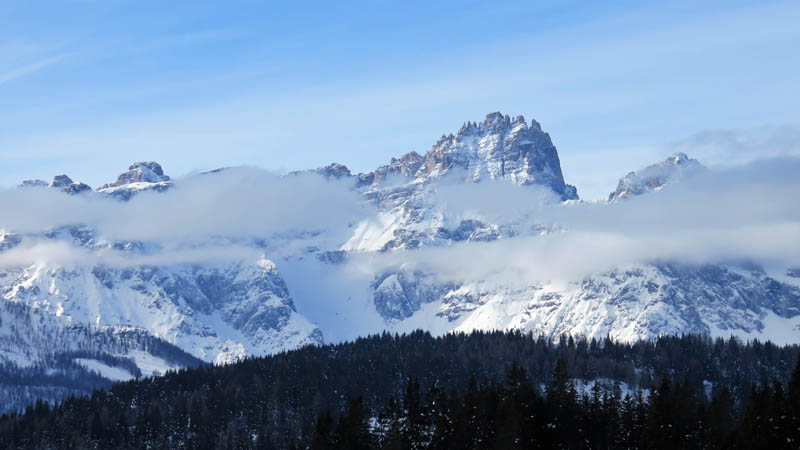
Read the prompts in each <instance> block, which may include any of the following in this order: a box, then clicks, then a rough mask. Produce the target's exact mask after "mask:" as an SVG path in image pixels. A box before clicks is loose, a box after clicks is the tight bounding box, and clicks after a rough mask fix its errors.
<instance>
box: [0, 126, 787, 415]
mask: <svg viewBox="0 0 800 450" xmlns="http://www.w3.org/2000/svg"><path fill="white" fill-rule="evenodd" d="M237 170H238V169H236V168H229V169H220V170H217V171H212V172H207V173H203V174H197V175H192V176H190V177H186V178H180V179H171V178H170V177H169V176H167V175H166V174H165V171H164V170H163V168H162V167H161V166H160V165H159V164H158V163H155V162H152V161H150V162H137V163H134V164H132V165H131V166H130V167H129V168H128V170H127V171H126V172H124V173H122V174H120V175H119V176H118V177H117V178H116V181H113V182H109V183H107V184H104V185H102V186H100V187H98V188H97V189H92V188H90V187H89V186H88V185H86V184H84V183H81V182H75V181H73V180H72V179H71V178H69V177H68V176H66V175H58V176H56V177H55V178H54V179H53V180H52V181H50V182H47V181H43V180H28V181H24V182H23V183H22V184H21V185H20V187H19V188H17V191H18V192H35V193H37V194H36V195H39V194H41V195H47V196H48V198H56V200H54V201H55V202H57V203H58V202H63V203H64V205H76V204H79V205H84V206H85V205H89V206H87V207H92V208H95V209H94V210H98V208H99V209H100V211H101V213H102V211H105V210H103V209H102V208H106V209H107V210H108V211H117V210H118V209H116V208H123V209H119V210H124V208H129V209H131V210H133V209H134V208H139V209H143V208H144V210H146V207H147V205H150V204H157V202H159V201H160V200H159V199H165V198H166V199H168V198H169V196H178V195H186V192H187V190H188V189H189V188H188V187H187V186H189V185H191V186H192V188H193V189H195V188H197V186H200V187H202V189H205V190H204V191H202V192H214V190H215V189H218V186H220V185H219V183H218V180H220V179H222V177H228V178H226V179H230V178H234V179H235V178H236V177H237V176H238V172H237ZM706 172H707V169H705V168H704V167H703V166H702V165H701V164H700V163H699V162H698V161H696V160H694V159H691V158H689V157H688V156H687V155H685V154H683V153H676V154H674V155H671V156H669V157H668V158H667V159H666V160H664V161H662V162H659V163H656V164H654V165H651V166H648V167H646V168H643V169H641V170H638V171H635V172H630V173H628V174H627V175H625V176H624V177H623V178H621V179H620V181H619V185H618V187H617V189H616V190H614V192H612V193H610V194H609V196H608V198H607V200H606V201H605V202H593V203H591V204H588V203H587V202H583V201H582V200H580V199H579V196H578V192H577V190H576V188H575V187H574V186H571V185H569V184H567V183H566V182H565V179H564V175H563V173H562V169H561V163H560V160H559V156H558V152H557V150H556V147H555V146H554V145H553V142H552V140H551V138H550V136H549V135H548V134H547V133H546V132H544V131H543V130H542V128H541V126H540V124H539V123H538V122H536V121H535V120H534V121H531V122H530V123H528V122H527V121H526V120H525V119H524V118H523V117H522V116H517V117H510V116H507V115H504V114H501V113H499V112H498V113H491V114H489V115H487V116H486V118H485V119H484V120H483V121H481V122H467V123H465V124H464V125H463V126H462V127H461V128H460V129H459V130H458V131H457V132H456V133H455V134H447V135H443V136H442V137H441V138H440V139H439V140H438V141H437V142H436V143H435V144H434V145H433V146H432V147H431V148H430V149H429V150H428V151H427V152H425V153H424V154H419V153H417V152H410V153H407V154H405V155H403V156H400V157H398V158H392V159H391V160H390V161H389V163H388V164H386V165H383V166H380V167H378V168H376V169H375V170H373V171H371V172H366V173H357V174H356V173H352V172H351V171H350V170H349V169H348V168H347V167H346V166H344V165H342V164H337V163H334V164H331V165H329V166H326V167H321V168H318V169H313V170H306V171H300V172H293V173H290V174H287V175H284V176H281V177H280V180H279V181H278V183H293V182H294V181H292V180H305V179H314V180H316V181H315V183H317V184H313V185H312V186H313V187H314V188H315V189H320V186H322V188H321V189H328V188H326V186H330V189H331V190H337V189H338V190H342V191H343V192H344V194H342V195H349V196H351V197H352V198H353V199H355V202H356V203H358V207H356V208H354V209H353V210H352V211H350V210H347V211H343V212H342V213H341V215H342V216H343V217H344V222H345V223H346V226H344V227H341V228H343V229H341V230H340V229H338V228H337V229H336V230H335V231H334V230H333V229H332V228H333V226H328V223H327V222H326V221H321V222H319V223H314V224H311V225H310V226H305V227H301V228H298V229H290V230H281V231H275V230H271V229H269V227H267V226H265V228H264V231H263V232H259V231H258V224H255V225H253V224H248V227H247V231H246V232H243V233H237V235H235V236H233V235H225V234H224V233H223V232H220V233H216V232H207V233H204V234H202V235H201V237H200V238H197V237H196V236H195V237H194V238H193V239H191V240H181V239H178V238H170V239H171V240H170V239H166V238H152V239H148V238H146V237H125V236H121V237H120V236H118V235H116V234H115V233H113V232H109V229H108V227H107V226H103V224H98V223H96V220H95V218H94V216H91V217H87V220H86V221H85V222H81V221H80V220H79V219H74V220H72V221H71V222H70V223H47V224H42V227H40V228H41V229H36V227H28V228H26V229H22V230H21V229H13V228H7V229H2V230H0V257H2V256H3V255H6V256H7V259H5V260H2V261H4V262H3V263H2V265H0V295H2V302H1V303H0V310H2V315H1V316H0V364H2V367H3V370H4V371H5V373H6V374H24V376H23V375H20V376H18V377H17V378H14V380H16V381H6V382H0V388H1V389H2V390H0V393H2V395H3V396H4V397H3V398H5V399H6V408H5V409H14V408H16V407H19V406H21V405H22V404H24V401H26V399H28V400H29V397H30V398H32V397H35V396H39V397H44V398H48V399H55V398H59V397H61V396H63V395H65V394H67V393H72V392H78V391H81V389H83V390H86V389H87V388H86V386H83V385H80V384H77V382H76V381H75V380H76V379H79V378H80V377H81V374H82V373H85V374H91V375H92V376H95V377H97V378H98V380H108V381H118V380H124V379H129V378H133V377H137V376H142V375H150V374H157V373H162V372H164V371H166V370H169V369H171V368H176V367H184V366H190V365H201V364H206V363H214V364H225V363H230V362H233V361H236V360H240V359H242V358H245V357H247V356H253V355H264V354H273V353H277V352H280V351H284V350H290V349H294V348H298V347H301V346H304V345H308V344H321V343H324V342H338V341H342V340H347V339H352V338H355V337H357V336H359V335H364V334H367V333H372V332H378V331H381V330H389V331H408V330H413V329H416V328H423V329H426V330H429V331H431V332H433V333H437V334H441V333H446V332H450V331H470V330H476V329H479V330H492V329H503V330H506V329H515V330H522V331H525V332H531V333H533V334H535V335H544V336H546V337H549V338H555V337H558V336H561V335H584V336H588V337H596V338H603V337H611V338H613V339H615V340H618V341H625V342H632V341H635V340H637V339H652V338H656V337H658V336H661V335H669V334H682V333H701V334H711V335H717V336H719V335H724V336H728V335H736V336H740V337H743V338H758V339H772V340H776V341H778V342H799V341H800V278H798V276H797V269H791V268H786V267H784V268H780V271H779V272H775V271H774V270H773V269H772V268H765V267H762V266H761V265H759V264H758V263H756V262H753V261H694V260H689V261H684V260H675V259H664V258H654V259H652V260H649V259H644V260H639V261H632V262H628V263H624V264H619V265H615V266H613V267H605V268H603V269H602V270H596V271H589V272H584V273H579V274H577V275H575V276H572V277H564V278H561V277H550V276H547V275H541V276H538V277H527V276H524V275H521V274H520V270H521V271H522V272H525V270H524V269H525V268H527V267H539V266H545V267H546V266H547V264H548V262H547V261H533V260H531V261H526V260H525V255H526V254H525V252H524V251H521V250H520V249H523V250H524V248H525V246H526V245H534V246H535V245H543V244H542V243H546V242H549V240H548V239H551V238H553V237H558V236H561V235H570V233H575V232H574V230H571V229H570V226H569V225H565V223H564V222H563V221H561V220H558V219H553V217H551V216H550V215H548V214H539V212H541V211H556V212H558V214H569V213H571V212H572V211H574V210H576V209H577V208H581V207H582V206H586V205H589V206H590V207H591V208H600V210H601V211H617V209H613V208H624V207H626V204H642V203H645V202H651V201H653V200H652V199H655V198H657V196H660V195H663V194H664V192H656V191H665V192H666V191H667V190H669V189H671V188H672V186H680V185H681V184H683V183H685V182H686V180H692V179H695V178H699V177H703V176H704V175H705V173H706ZM199 192H200V191H199ZM337 192H338V191H337ZM55 194H57V195H58V197H53V196H54V195H55ZM31 195H33V194H31ZM198 195H200V194H198ZM288 195H289V196H290V198H291V192H289V193H288ZM348 198H349V197H348ZM58 199H60V200H58ZM68 199H69V201H68ZM188 199H189V201H191V197H188ZM72 200H74V201H76V202H82V203H73V202H72ZM256 200H258V199H256ZM223 201H224V200H223ZM263 201H265V202H266V201H268V199H264V200H263ZM98 205H99V206H98ZM109 205H111V206H109ZM287 205H288V206H287V208H299V209H300V208H303V205H292V204H291V202H289V203H287ZM252 207H253V208H254V209H257V208H258V207H259V205H257V204H254V205H252ZM154 208H155V207H154ZM139 209H136V211H138V210H139ZM593 210H594V209H593ZM354 211H357V212H354ZM108 214H113V212H109V213H108ZM152 214H153V215H154V216H153V217H154V218H153V221H154V222H155V221H156V218H157V214H158V213H157V212H153V213H152ZM215 214H218V212H216V211H213V210H212V211H208V215H209V217H211V216H213V215H215ZM145 219H146V217H145ZM137 220H139V219H137ZM333 222H335V220H334V219H333V218H332V219H331V223H333ZM0 226H5V225H4V224H2V223H0ZM254 229H255V230H256V231H251V230H254ZM187 231H188V230H187ZM39 248H50V249H59V250H60V251H63V252H70V254H72V253H75V252H77V253H76V254H79V255H81V256H80V258H72V259H68V260H64V259H58V258H51V257H50V256H49V255H50V254H49V253H45V254H43V256H41V257H36V258H32V259H31V258H21V261H22V262H18V263H17V262H13V261H16V259H14V258H13V257H12V256H11V255H30V254H31V253H35V252H34V250H35V249H39ZM212 248H213V249H218V248H237V249H242V252H241V253H240V254H237V256H231V255H228V254H226V255H224V256H222V255H220V256H219V257H214V256H213V255H212V256H209V257H207V258H202V259H192V258H184V259H180V258H177V259H176V258H174V257H167V256H165V255H167V254H170V255H172V254H173V253H169V252H174V251H176V250H175V249H178V250H179V251H180V252H181V254H184V253H187V252H196V253H203V252H204V251H209V252H211V250H209V249H212ZM512 249H513V250H514V251H512ZM15 252H16V253H15ZM556 253H558V252H557V251H554V252H553V254H547V253H545V255H547V257H548V258H549V257H552V258H553V260H556V259H559V258H560V257H561V255H559V254H556ZM520 255H521V258H522V260H520V261H516V260H515V261H512V262H511V263H509V265H505V263H503V264H498V263H497V261H502V260H504V259H508V260H514V259H515V258H516V259H520ZM537 255H539V253H537ZM574 257H575V258H576V261H579V260H580V259H581V258H582V257H581V255H580V254H577V255H575V256H574ZM465 259H471V260H473V261H470V263H471V264H470V265H469V266H466V267H472V266H481V265H483V266H487V267H484V269H492V268H493V267H494V265H495V264H497V266H496V270H495V269H492V270H483V271H479V272H477V273H478V274H477V275H476V274H474V273H473V272H471V271H469V270H467V269H464V270H463V271H461V270H459V269H453V270H449V269H448V268H449V267H461V265H462V264H463V263H464V262H465V261H464V260H465ZM553 264H555V263H553ZM576 265H577V264H576ZM450 272H456V273H455V274H454V273H450ZM67 375H68V376H67ZM59 377H61V378H59ZM64 377H67V378H69V379H70V380H72V381H69V382H65V381H64V380H63V378H64ZM12 378H13V377H11V375H8V377H7V378H6V379H7V380H12ZM98 382H99V381H98ZM23 388H24V389H26V390H27V391H26V392H31V394H30V395H29V396H28V397H25V396H22V397H19V395H17V393H18V392H20V390H21V389H23ZM15 396H16V397H15ZM12 399H17V400H14V401H12Z"/></svg>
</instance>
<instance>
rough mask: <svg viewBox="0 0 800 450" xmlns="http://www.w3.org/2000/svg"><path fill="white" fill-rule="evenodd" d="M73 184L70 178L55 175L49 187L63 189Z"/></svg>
mask: <svg viewBox="0 0 800 450" xmlns="http://www.w3.org/2000/svg"><path fill="white" fill-rule="evenodd" d="M72 183H73V181H72V178H70V177H68V176H66V175H56V176H55V177H53V181H52V182H51V183H50V187H55V188H65V187H67V186H69V185H71V184H72Z"/></svg>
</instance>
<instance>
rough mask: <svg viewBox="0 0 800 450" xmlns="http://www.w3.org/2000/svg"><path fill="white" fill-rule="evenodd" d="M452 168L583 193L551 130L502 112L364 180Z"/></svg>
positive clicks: (432, 174) (569, 195) (419, 176)
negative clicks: (567, 175) (569, 177)
mask: <svg viewBox="0 0 800 450" xmlns="http://www.w3.org/2000/svg"><path fill="white" fill-rule="evenodd" d="M453 169H455V171H453ZM450 172H453V173H459V174H460V173H462V172H463V173H465V174H466V180H465V181H470V182H476V181H480V180H482V179H491V180H507V181H511V182H512V183H515V184H519V185H523V186H524V185H540V186H545V187H549V188H551V189H552V190H553V191H554V192H555V193H556V194H557V195H558V196H559V197H561V198H562V199H563V200H570V199H577V198H578V194H577V191H576V190H575V188H574V187H573V186H570V185H568V184H566V183H564V177H563V175H562V173H561V163H560V161H559V159H558V152H557V151H556V148H555V146H554V145H553V143H552V141H551V140H550V135H548V134H547V133H545V132H543V131H542V129H541V126H540V125H539V123H538V122H537V121H535V120H533V121H531V125H530V126H528V124H527V123H526V122H525V118H524V117H523V116H517V117H515V118H512V117H511V116H508V115H505V114H503V113H501V112H493V113H489V114H487V115H486V118H485V119H484V120H483V121H482V122H473V121H468V122H465V123H464V125H462V126H461V128H460V129H459V130H458V132H457V133H456V134H452V133H450V134H444V135H442V137H441V138H439V140H438V141H436V143H435V144H434V145H433V147H431V149H430V150H428V152H426V153H425V155H420V154H419V153H417V152H410V153H407V154H405V155H403V156H402V157H400V158H392V159H391V161H390V162H389V164H387V165H384V166H381V167H379V168H378V169H376V170H375V171H374V172H371V173H368V174H360V175H359V176H358V178H359V183H358V184H359V185H360V186H363V185H372V184H379V183H380V182H381V181H382V180H384V179H385V178H386V177H387V176H389V175H392V174H399V175H403V176H405V177H407V178H410V179H415V180H420V181H428V180H433V179H436V178H438V177H440V176H442V175H444V174H446V173H450ZM459 176H461V175H459Z"/></svg>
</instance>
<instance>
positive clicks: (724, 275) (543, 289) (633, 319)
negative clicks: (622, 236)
mask: <svg viewBox="0 0 800 450" xmlns="http://www.w3.org/2000/svg"><path fill="white" fill-rule="evenodd" d="M386 280H390V281H391V283H389V285H388V286H387V285H386V281H383V282H382V283H381V284H376V285H374V299H375V303H376V307H377V310H378V311H379V312H380V313H381V315H382V316H383V317H384V318H386V319H387V320H389V319H397V318H398V314H397V312H398V311H401V312H402V314H400V315H401V316H404V317H408V318H410V319H411V320H410V321H412V322H413V321H416V322H424V321H425V320H422V319H421V318H418V317H415V316H418V315H420V314H430V313H431V311H435V314H436V315H437V316H438V317H441V318H443V319H446V320H447V321H448V322H449V323H450V324H451V325H450V326H449V327H448V329H451V330H457V331H471V330H495V329H501V330H503V329H517V330H523V331H529V332H532V333H534V334H536V335H544V336H548V337H558V336H560V335H584V336H588V337H595V338H604V337H606V336H611V337H612V338H614V339H616V340H620V341H634V340H637V339H652V338H655V337H657V336H660V335H665V334H680V333H701V334H708V333H713V334H715V335H726V336H727V335H731V334H734V335H746V336H748V337H751V338H753V337H760V338H761V339H762V340H763V339H765V338H772V339H775V336H772V335H771V334H770V330H769V329H767V325H770V326H773V325H774V323H782V322H786V323H787V324H794V323H795V322H798V321H797V318H798V316H800V288H797V287H795V286H790V285H787V284H783V283H780V282H778V281H776V280H774V279H772V278H769V277H767V276H766V275H765V274H763V273H762V272H758V271H755V272H750V273H746V272H745V273H742V271H740V270H736V269H731V268H728V267H725V266H718V265H704V266H692V265H680V264H660V265H638V266H631V267H628V268H624V269H618V270H615V271H612V272H609V273H605V274H598V275H594V276H591V277H587V278H585V279H584V280H581V281H577V282H573V283H570V284H569V285H567V286H555V285H551V284H542V285H536V286H529V287H527V288H523V289H519V288H515V289H510V288H507V287H505V286H503V285H502V284H497V283H493V282H491V281H475V282H468V283H465V284H462V285H441V284H439V285H437V284H436V282H435V277H433V276H431V275H430V274H429V275H427V276H424V275H416V276H415V277H414V278H413V280H415V281H413V282H409V281H408V280H409V278H407V279H403V278H402V277H401V276H400V274H393V275H392V276H391V277H387V278H386ZM401 280H402V281H403V282H402V283H401V282H400V281H401ZM425 283H428V285H424V284H425ZM409 292H410V293H412V294H415V293H427V294H428V295H427V296H425V297H423V298H420V297H419V296H416V297H415V296H413V295H408V294H407V293H409ZM410 299H413V302H412V301H409V300H410ZM387 303H388V304H387ZM428 303H431V304H435V305H436V308H435V309H433V310H430V309H426V308H424V307H423V305H425V304H428ZM378 305H380V306H378ZM409 309H412V313H411V314H409V313H408V310H409ZM768 319H769V320H771V321H768ZM792 327H793V328H792ZM789 328H792V329H793V331H792V332H791V333H792V334H791V335H788V336H781V337H780V338H781V339H782V340H783V341H784V342H797V341H800V328H798V327H797V326H796V325H791V326H790V327H789Z"/></svg>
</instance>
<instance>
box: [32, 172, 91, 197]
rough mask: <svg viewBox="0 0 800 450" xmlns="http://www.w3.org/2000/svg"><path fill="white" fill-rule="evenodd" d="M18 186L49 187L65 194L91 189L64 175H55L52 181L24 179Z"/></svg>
mask: <svg viewBox="0 0 800 450" xmlns="http://www.w3.org/2000/svg"><path fill="white" fill-rule="evenodd" d="M19 187H24V188H27V187H49V188H52V189H60V190H62V191H64V192H66V193H67V194H80V193H81V192H86V191H91V190H92V188H91V187H90V186H89V185H88V184H86V183H76V182H74V181H72V178H70V177H68V176H66V175H56V176H55V177H53V181H51V182H49V183H48V182H47V181H44V180H25V181H23V182H22V183H21V184H20V185H19Z"/></svg>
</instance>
